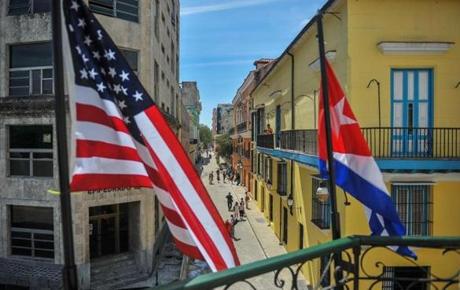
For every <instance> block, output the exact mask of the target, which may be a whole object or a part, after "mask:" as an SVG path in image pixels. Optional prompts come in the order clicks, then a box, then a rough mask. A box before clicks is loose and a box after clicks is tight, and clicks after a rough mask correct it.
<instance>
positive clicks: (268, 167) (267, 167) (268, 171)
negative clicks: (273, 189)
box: [264, 157, 273, 184]
mask: <svg viewBox="0 0 460 290" xmlns="http://www.w3.org/2000/svg"><path fill="white" fill-rule="evenodd" d="M264 178H265V182H267V183H268V184H272V179H273V178H272V159H271V158H270V157H266V158H265V160H264Z"/></svg>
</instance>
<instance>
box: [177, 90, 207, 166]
mask: <svg viewBox="0 0 460 290" xmlns="http://www.w3.org/2000/svg"><path fill="white" fill-rule="evenodd" d="M181 99H182V103H183V104H184V106H185V109H186V110H187V112H188V114H189V117H190V130H189V138H190V147H189V154H190V157H191V158H192V160H193V161H195V162H196V161H197V159H198V154H199V147H198V146H199V141H200V132H199V126H200V113H201V109H202V108H201V102H200V91H199V90H198V86H197V83H196V82H191V81H187V82H182V83H181Z"/></svg>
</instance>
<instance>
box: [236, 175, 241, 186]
mask: <svg viewBox="0 0 460 290" xmlns="http://www.w3.org/2000/svg"><path fill="white" fill-rule="evenodd" d="M240 179H241V177H240V173H239V172H237V173H236V177H235V182H236V185H240Z"/></svg>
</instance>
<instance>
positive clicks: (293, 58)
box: [284, 51, 295, 223]
mask: <svg viewBox="0 0 460 290" xmlns="http://www.w3.org/2000/svg"><path fill="white" fill-rule="evenodd" d="M287 55H289V56H290V57H291V130H295V103H294V101H295V92H294V88H295V77H294V76H295V74H294V69H295V57H294V55H293V54H292V53H290V52H289V51H288V52H287ZM291 136H292V135H291ZM290 175H291V176H290V178H291V192H290V195H292V200H294V160H292V159H291V174H290ZM289 212H290V213H291V215H292V211H291V210H289ZM284 222H285V223H286V222H287V221H284Z"/></svg>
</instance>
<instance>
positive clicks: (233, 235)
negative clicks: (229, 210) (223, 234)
mask: <svg viewBox="0 0 460 290" xmlns="http://www.w3.org/2000/svg"><path fill="white" fill-rule="evenodd" d="M230 221H231V224H232V227H231V229H230V235H231V236H232V238H233V239H234V240H235V241H239V240H241V239H238V238H237V237H235V226H236V224H237V223H238V218H235V216H233V215H230Z"/></svg>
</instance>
